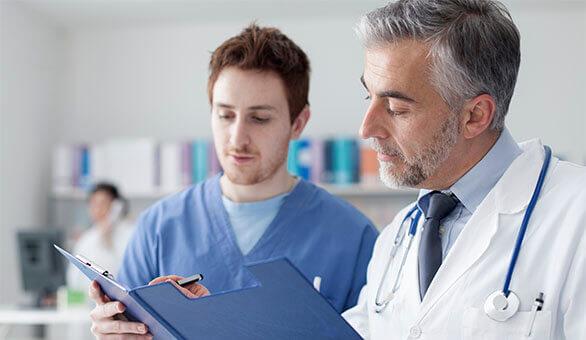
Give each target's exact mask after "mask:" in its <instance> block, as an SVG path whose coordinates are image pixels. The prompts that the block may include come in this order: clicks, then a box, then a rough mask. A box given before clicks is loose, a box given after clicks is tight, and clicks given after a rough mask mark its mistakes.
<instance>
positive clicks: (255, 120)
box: [252, 117, 269, 124]
mask: <svg viewBox="0 0 586 340" xmlns="http://www.w3.org/2000/svg"><path fill="white" fill-rule="evenodd" d="M252 120H253V121H254V122H255V123H259V124H264V123H267V122H268V121H269V118H263V117H252Z"/></svg>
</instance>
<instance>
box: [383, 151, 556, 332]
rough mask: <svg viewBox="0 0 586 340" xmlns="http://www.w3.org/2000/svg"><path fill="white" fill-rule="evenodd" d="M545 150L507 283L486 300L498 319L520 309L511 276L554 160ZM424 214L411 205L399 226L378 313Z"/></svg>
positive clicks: (488, 311)
mask: <svg viewBox="0 0 586 340" xmlns="http://www.w3.org/2000/svg"><path fill="white" fill-rule="evenodd" d="M543 148H544V150H545V158H544V160H543V165H542V166H541V172H540V173H539V178H538V179H537V184H536V185H535V190H534V191H533V195H532V196H531V201H529V205H528V206H527V210H526V211H525V215H524V216H523V222H522V223H521V228H520V229H519V233H518V234H517V240H516V243H515V248H514V250H513V254H512V255H511V261H510V263H509V268H508V270H507V276H506V278H505V283H504V285H503V288H502V289H501V290H497V291H496V292H494V293H492V294H491V295H489V296H488V298H487V299H486V302H485V303H484V312H485V313H486V315H488V317H490V318H491V319H493V320H495V321H506V320H508V319H509V318H511V317H512V316H513V315H515V313H517V311H518V310H519V297H518V296H517V294H515V293H514V292H513V291H511V290H510V288H509V287H510V284H511V278H512V277H513V271H514V270H515V265H516V263H517V259H518V257H519V252H520V251H521V244H522V243H523V238H524V237H525V232H526V231H527V226H528V225H529V219H530V218H531V214H532V213H533V209H534V208H535V205H536V204H537V199H538V198H539V194H540V193H541V189H542V187H543V182H544V181H545V176H546V174H547V169H548V166H549V163H550V160H551V149H550V148H549V147H548V146H544V147H543ZM420 217H421V210H419V208H418V206H417V205H415V206H414V207H413V208H411V209H410V210H409V211H408V212H407V214H406V215H405V218H403V221H402V222H401V225H400V227H399V230H398V231H397V234H396V235H395V240H394V241H393V247H392V248H391V253H390V257H389V259H388V260H387V264H386V267H385V271H384V273H383V276H382V279H381V281H380V283H379V285H378V288H377V290H376V297H375V302H374V303H375V312H376V313H381V312H383V311H384V310H385V308H386V307H387V305H388V304H389V302H390V301H391V300H393V298H394V297H395V294H396V293H397V291H398V290H399V286H400V282H401V276H402V273H403V267H404V266H405V261H406V260H407V254H408V253H409V250H410V249H411V245H412V244H413V238H414V237H415V234H416V233H417V225H418V224H419V219H420ZM408 220H411V221H410V223H409V231H408V233H405V222H407V221H408ZM406 234H407V236H408V238H409V241H408V243H407V248H406V250H405V251H404V252H403V256H402V258H401V263H400V264H399V270H398V271H397V274H396V275H395V279H394V281H393V286H392V288H391V290H390V291H389V293H388V294H386V295H385V296H384V298H383V299H381V290H382V287H383V285H384V282H385V281H386V277H387V275H388V272H389V269H390V267H391V261H393V259H394V258H395V255H396V254H397V252H398V251H399V248H400V247H401V244H402V243H403V241H404V239H405V235H406Z"/></svg>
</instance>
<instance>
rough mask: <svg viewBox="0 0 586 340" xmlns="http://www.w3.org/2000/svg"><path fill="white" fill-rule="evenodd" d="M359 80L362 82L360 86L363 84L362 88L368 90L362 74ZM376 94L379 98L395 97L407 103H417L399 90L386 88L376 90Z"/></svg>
mask: <svg viewBox="0 0 586 340" xmlns="http://www.w3.org/2000/svg"><path fill="white" fill-rule="evenodd" d="M360 82H362V86H364V88H365V89H366V90H367V91H368V86H366V82H365V81H364V75H362V76H360ZM376 96H377V97H379V98H395V99H399V100H404V101H406V102H409V103H417V101H416V100H415V99H413V98H411V97H409V96H408V95H406V94H404V93H402V92H400V91H394V90H386V91H382V92H378V93H377V94H376Z"/></svg>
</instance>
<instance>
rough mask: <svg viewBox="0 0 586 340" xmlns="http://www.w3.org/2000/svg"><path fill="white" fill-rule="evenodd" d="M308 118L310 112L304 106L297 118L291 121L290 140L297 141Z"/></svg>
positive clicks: (307, 107)
mask: <svg viewBox="0 0 586 340" xmlns="http://www.w3.org/2000/svg"><path fill="white" fill-rule="evenodd" d="M310 116H311V111H310V110H309V105H305V107H304V108H303V110H301V113H299V116H297V118H295V120H294V121H293V125H292V126H291V139H297V138H299V136H301V133H302V132H303V129H305V125H307V122H308V121H309V117H310Z"/></svg>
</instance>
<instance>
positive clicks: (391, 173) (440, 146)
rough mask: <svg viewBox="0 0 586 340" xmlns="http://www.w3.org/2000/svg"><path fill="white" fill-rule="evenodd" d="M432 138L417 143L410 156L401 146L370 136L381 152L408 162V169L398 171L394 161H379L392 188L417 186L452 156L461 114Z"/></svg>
mask: <svg viewBox="0 0 586 340" xmlns="http://www.w3.org/2000/svg"><path fill="white" fill-rule="evenodd" d="M438 130H439V131H437V132H436V133H435V134H434V135H433V137H432V139H431V141H430V142H429V143H425V144H423V145H417V146H416V147H415V155H414V156H413V157H411V158H410V159H407V157H406V156H405V155H404V154H403V153H402V152H401V150H400V149H399V148H398V147H394V146H390V145H385V144H380V143H379V142H378V140H376V139H370V145H371V147H372V148H373V149H374V150H375V151H376V152H379V153H383V154H387V155H392V156H398V157H399V158H401V160H402V161H403V162H404V163H405V169H404V170H403V171H402V172H397V170H396V167H395V166H394V165H393V163H391V162H382V161H379V165H380V167H379V176H380V179H381V181H382V182H383V183H384V184H385V185H386V186H387V187H389V188H395V189H396V188H400V187H409V188H413V187H416V186H417V185H419V184H421V183H422V182H423V181H425V180H426V179H428V178H429V177H430V176H432V175H433V174H434V173H435V171H436V170H437V168H438V167H439V166H440V165H441V164H442V163H443V162H444V161H445V160H446V159H447V158H448V156H449V154H450V152H451V151H452V148H453V147H454V145H455V144H456V142H457V140H458V135H459V134H460V126H459V115H457V114H452V115H451V116H450V117H449V118H448V119H446V121H445V122H444V123H443V124H442V125H441V126H440V128H439V129H438Z"/></svg>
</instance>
